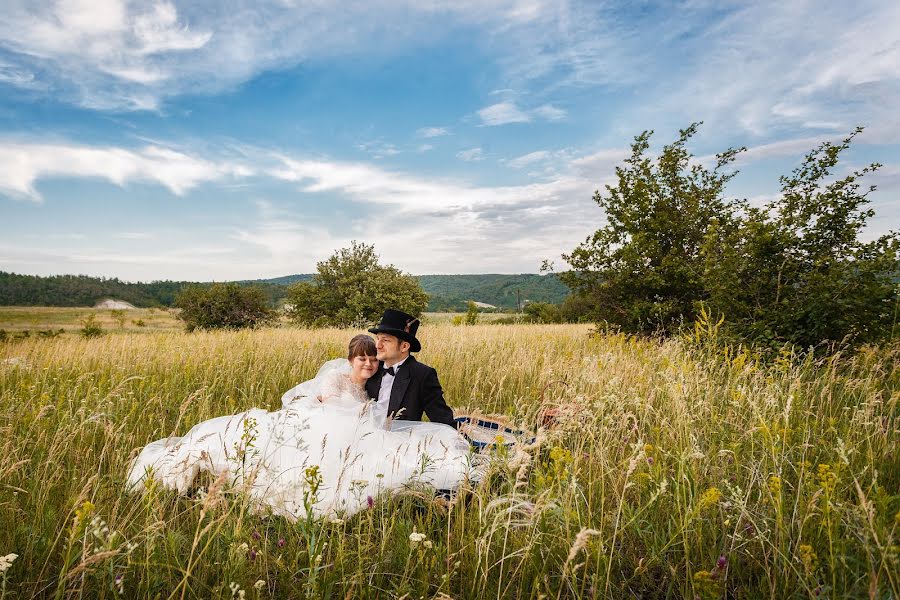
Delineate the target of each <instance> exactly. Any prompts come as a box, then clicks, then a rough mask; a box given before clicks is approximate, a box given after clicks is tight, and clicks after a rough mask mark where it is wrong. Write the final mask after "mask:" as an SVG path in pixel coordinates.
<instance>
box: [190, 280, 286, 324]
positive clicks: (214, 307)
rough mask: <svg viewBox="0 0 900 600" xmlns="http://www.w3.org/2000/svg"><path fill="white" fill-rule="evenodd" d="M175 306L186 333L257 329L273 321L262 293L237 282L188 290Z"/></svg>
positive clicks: (273, 317)
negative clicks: (201, 330) (198, 330)
mask: <svg viewBox="0 0 900 600" xmlns="http://www.w3.org/2000/svg"><path fill="white" fill-rule="evenodd" d="M175 306H176V307H177V308H180V309H181V313H180V314H179V318H180V319H181V320H182V321H184V323H185V328H186V329H187V330H188V331H193V330H194V329H197V328H200V329H240V328H244V327H256V326H259V325H265V324H267V323H270V322H272V321H273V320H274V319H275V311H273V310H272V309H271V307H269V303H268V299H267V298H266V295H265V294H264V293H263V292H262V290H260V289H258V288H256V287H254V286H241V285H238V284H236V283H216V284H213V285H210V286H192V287H188V288H186V289H184V290H183V291H181V292H180V293H179V294H178V296H177V298H176V299H175Z"/></svg>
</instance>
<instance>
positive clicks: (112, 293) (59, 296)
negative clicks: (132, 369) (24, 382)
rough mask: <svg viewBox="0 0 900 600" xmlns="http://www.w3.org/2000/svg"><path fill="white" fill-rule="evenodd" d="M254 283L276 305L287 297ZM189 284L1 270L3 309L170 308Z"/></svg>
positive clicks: (278, 287)
mask: <svg viewBox="0 0 900 600" xmlns="http://www.w3.org/2000/svg"><path fill="white" fill-rule="evenodd" d="M240 283H246V282H240ZM254 283H255V285H259V286H260V287H262V288H263V289H264V290H265V291H266V294H267V295H268V296H269V299H270V300H271V301H272V303H273V304H274V303H276V302H278V301H279V300H281V299H282V298H284V296H285V292H286V288H285V287H284V286H282V285H274V284H266V283H263V282H254ZM188 285H198V284H197V283H195V282H191V281H153V282H151V283H128V282H125V281H121V280H119V279H117V278H115V277H113V278H109V279H107V278H105V277H88V276H87V275H52V276H50V277H40V276H37V275H17V274H16V273H6V272H3V271H0V306H93V305H94V304H96V303H97V302H98V301H100V300H103V299H104V298H115V299H116V300H124V301H125V302H130V303H131V304H134V305H135V306H139V307H150V306H171V305H172V303H173V302H174V301H175V296H176V295H177V294H178V292H179V291H180V290H181V288H183V287H185V286H188ZM199 285H205V284H199Z"/></svg>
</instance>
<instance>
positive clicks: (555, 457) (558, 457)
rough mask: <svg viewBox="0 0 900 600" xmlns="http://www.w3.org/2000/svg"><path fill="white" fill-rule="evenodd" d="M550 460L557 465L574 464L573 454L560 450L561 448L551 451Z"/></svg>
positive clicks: (563, 449)
mask: <svg viewBox="0 0 900 600" xmlns="http://www.w3.org/2000/svg"><path fill="white" fill-rule="evenodd" d="M550 460H552V461H553V462H555V463H562V464H567V463H570V462H572V453H571V452H569V451H568V450H566V449H565V448H560V447H559V446H554V447H553V448H552V449H551V450H550Z"/></svg>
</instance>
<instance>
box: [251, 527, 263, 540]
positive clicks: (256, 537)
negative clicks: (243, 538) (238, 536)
mask: <svg viewBox="0 0 900 600" xmlns="http://www.w3.org/2000/svg"><path fill="white" fill-rule="evenodd" d="M250 537H252V538H253V539H254V540H258V539H259V538H260V537H262V536H260V535H259V532H258V531H256V530H255V529H254V530H253V533H251V534H250Z"/></svg>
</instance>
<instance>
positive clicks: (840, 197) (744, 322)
mask: <svg viewBox="0 0 900 600" xmlns="http://www.w3.org/2000/svg"><path fill="white" fill-rule="evenodd" d="M860 131H861V129H857V130H856V132H854V133H853V134H852V135H850V136H849V137H848V138H847V139H845V140H844V141H843V142H842V143H840V144H832V143H829V142H826V143H824V144H822V145H820V146H819V147H818V148H816V149H815V150H813V151H812V152H810V153H809V154H808V155H807V156H806V159H805V160H804V161H803V163H802V164H801V165H800V166H799V167H797V168H796V169H795V170H794V171H793V173H792V174H791V175H790V176H785V177H782V178H781V194H780V195H779V196H778V197H777V198H776V199H775V200H773V201H772V202H770V203H769V204H767V205H766V206H765V207H763V208H750V209H748V211H747V214H746V216H745V217H744V218H743V219H742V221H741V226H740V227H739V228H732V229H731V230H719V229H718V228H715V227H714V228H711V229H710V230H709V232H708V239H707V242H706V244H705V250H704V255H705V269H704V279H705V281H706V291H707V294H708V302H709V304H710V307H711V308H712V309H713V311H714V312H716V313H718V314H720V315H724V316H725V318H726V320H727V322H728V323H729V324H730V328H731V329H732V330H733V331H737V332H738V333H740V334H741V335H742V336H743V337H745V338H749V339H751V340H753V341H755V342H762V343H773V342H774V343H781V342H789V343H792V344H796V345H798V346H801V347H810V346H815V345H819V344H828V345H831V344H833V343H835V342H851V343H854V344H858V343H865V342H878V341H881V340H884V339H887V338H890V337H892V335H893V332H892V329H893V328H894V327H895V324H896V320H897V308H898V300H900V295H898V291H900V287H898V284H897V281H896V276H897V275H898V273H900V261H898V238H897V235H896V234H895V233H890V234H887V235H883V236H881V237H879V238H878V239H875V240H872V241H868V242H864V241H862V240H861V239H860V238H861V237H862V233H863V229H864V227H865V225H866V221H867V220H868V219H869V218H870V217H872V216H873V215H874V211H873V210H872V209H871V208H869V207H867V204H868V203H869V200H868V198H867V197H866V196H867V194H868V193H869V192H870V191H872V190H874V189H875V188H874V186H869V187H866V188H865V189H864V190H861V189H860V187H861V186H860V183H859V180H860V179H861V178H862V177H863V176H865V175H866V174H869V173H871V172H872V171H874V170H875V169H877V168H878V167H879V166H880V165H878V164H873V165H869V166H868V167H865V168H863V169H861V170H858V171H854V172H852V173H851V174H849V175H847V176H845V177H843V178H839V179H836V180H833V181H830V179H831V176H832V173H833V171H834V170H835V167H836V166H837V163H838V157H839V155H840V153H841V152H842V151H844V150H846V149H847V148H848V147H849V146H850V142H851V141H852V139H853V137H854V136H855V135H856V134H858V133H859V132H860Z"/></svg>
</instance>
